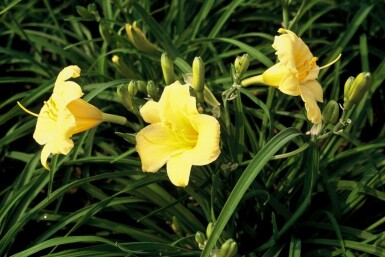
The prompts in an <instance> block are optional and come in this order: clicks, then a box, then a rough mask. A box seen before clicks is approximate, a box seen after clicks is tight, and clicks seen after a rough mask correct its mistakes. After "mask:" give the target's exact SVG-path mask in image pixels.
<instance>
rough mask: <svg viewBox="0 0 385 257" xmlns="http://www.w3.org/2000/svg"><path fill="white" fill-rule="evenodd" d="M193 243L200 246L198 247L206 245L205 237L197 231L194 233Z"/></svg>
mask: <svg viewBox="0 0 385 257" xmlns="http://www.w3.org/2000/svg"><path fill="white" fill-rule="evenodd" d="M195 241H196V242H197V243H198V244H200V245H204V244H205V243H206V237H205V234H203V233H202V232H200V231H197V232H196V233H195Z"/></svg>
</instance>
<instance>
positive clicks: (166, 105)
mask: <svg viewBox="0 0 385 257" xmlns="http://www.w3.org/2000/svg"><path fill="white" fill-rule="evenodd" d="M159 104H160V105H161V109H160V118H161V120H162V122H165V123H169V124H172V126H173V129H174V130H181V129H182V130H184V133H187V134H191V133H194V131H193V128H192V127H191V124H190V121H189V119H188V116H190V115H196V114H199V113H198V111H197V109H196V99H195V97H192V96H190V89H189V86H188V85H187V84H186V85H181V84H180V82H179V81H176V82H174V83H173V84H171V85H169V86H166V87H165V88H164V91H163V93H162V96H161V98H160V100H159Z"/></svg>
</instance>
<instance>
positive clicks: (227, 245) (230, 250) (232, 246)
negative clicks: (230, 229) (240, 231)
mask: <svg viewBox="0 0 385 257" xmlns="http://www.w3.org/2000/svg"><path fill="white" fill-rule="evenodd" d="M237 251H238V246H237V243H236V242H235V241H234V240H233V239H231V238H230V239H228V240H226V242H224V243H223V244H222V246H221V249H220V250H219V252H218V253H217V257H233V256H234V255H235V254H236V253H237Z"/></svg>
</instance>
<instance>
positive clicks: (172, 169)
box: [167, 153, 192, 187]
mask: <svg viewBox="0 0 385 257" xmlns="http://www.w3.org/2000/svg"><path fill="white" fill-rule="evenodd" d="M186 157H187V156H186V155H185V154H183V153H182V154H177V155H174V156H172V157H171V158H170V160H169V161H168V162H167V175H168V177H169V179H170V181H171V183H173V184H174V185H176V186H180V187H185V186H187V185H188V182H189V178H190V172H191V166H192V165H191V162H190V160H189V159H188V158H186Z"/></svg>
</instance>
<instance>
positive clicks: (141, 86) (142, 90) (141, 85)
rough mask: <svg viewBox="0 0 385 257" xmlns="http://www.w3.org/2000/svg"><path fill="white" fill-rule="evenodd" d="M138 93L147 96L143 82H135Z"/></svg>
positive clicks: (145, 85)
mask: <svg viewBox="0 0 385 257" xmlns="http://www.w3.org/2000/svg"><path fill="white" fill-rule="evenodd" d="M136 83H137V85H138V90H139V92H142V93H143V94H147V84H146V82H144V81H143V80H138V81H137V82H136Z"/></svg>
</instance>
